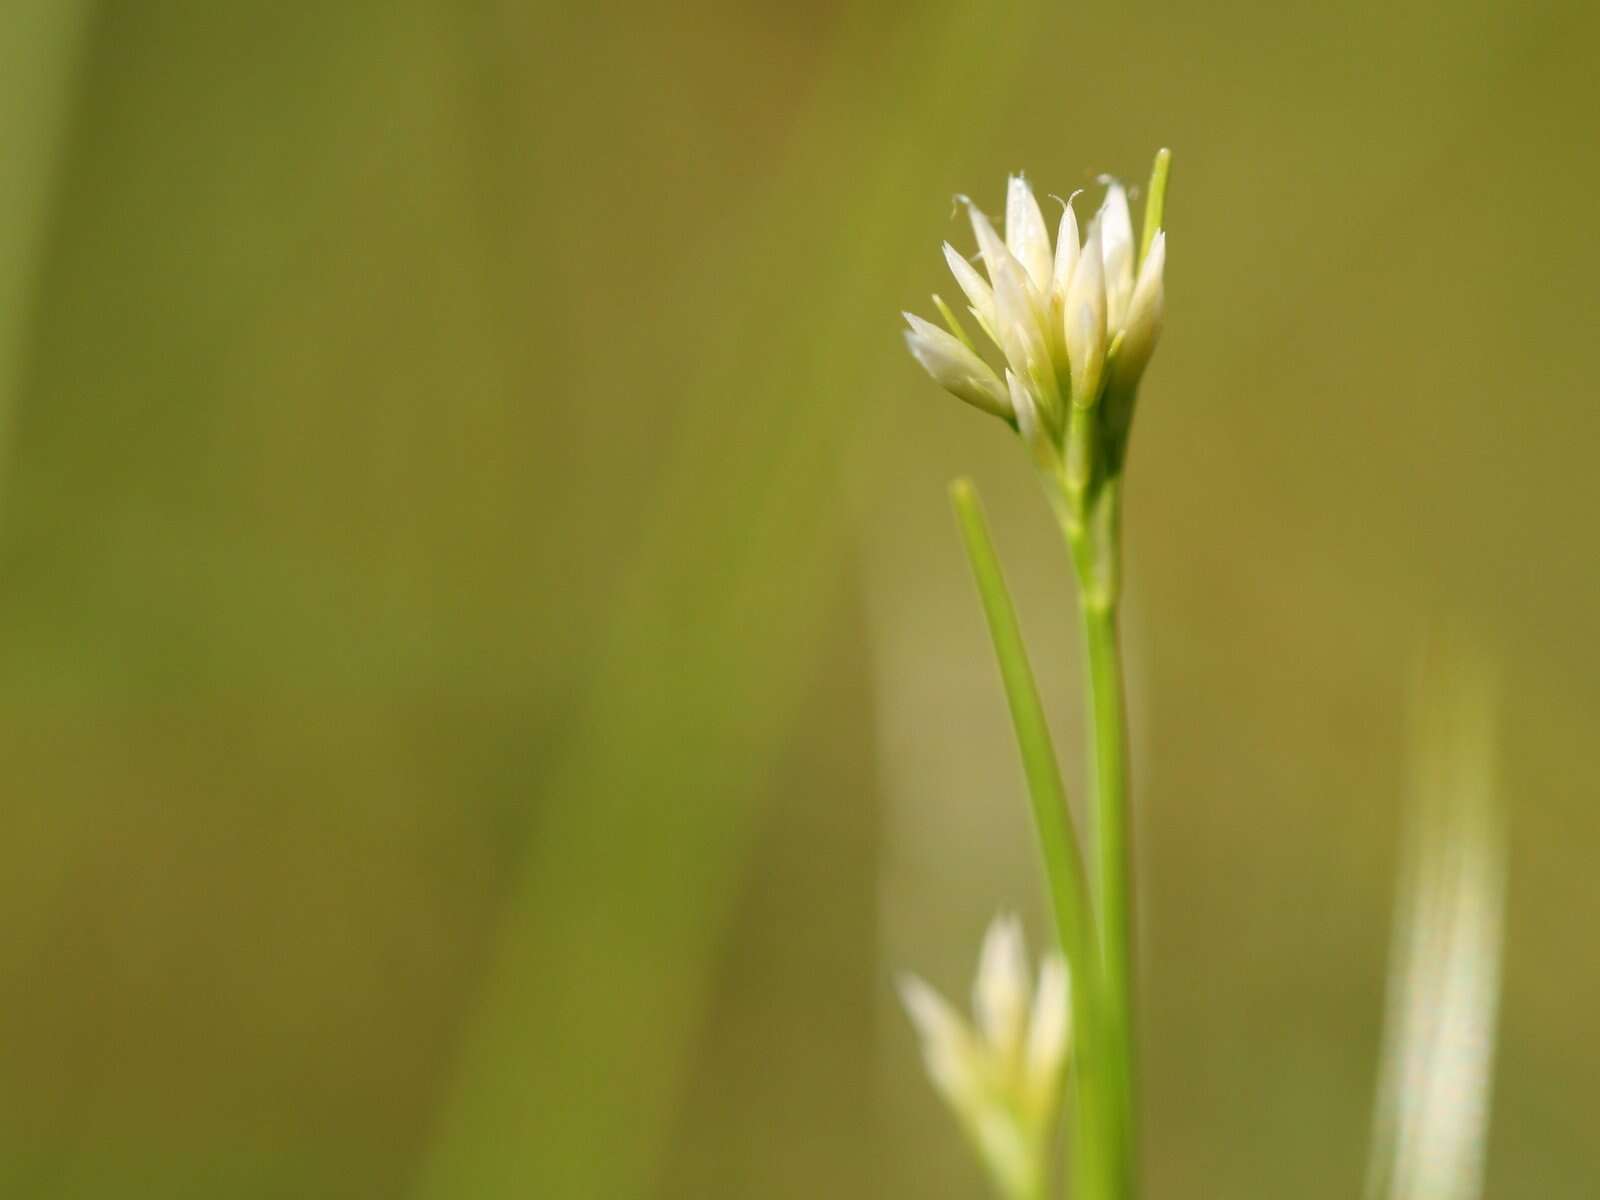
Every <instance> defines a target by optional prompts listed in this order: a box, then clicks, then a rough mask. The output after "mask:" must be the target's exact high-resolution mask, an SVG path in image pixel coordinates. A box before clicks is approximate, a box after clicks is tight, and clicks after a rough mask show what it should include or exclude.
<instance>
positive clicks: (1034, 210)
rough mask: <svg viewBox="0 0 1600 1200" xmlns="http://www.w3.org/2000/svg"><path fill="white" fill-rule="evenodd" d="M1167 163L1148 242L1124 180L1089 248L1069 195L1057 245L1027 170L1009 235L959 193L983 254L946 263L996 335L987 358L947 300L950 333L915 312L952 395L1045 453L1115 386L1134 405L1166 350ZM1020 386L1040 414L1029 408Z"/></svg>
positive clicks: (922, 340)
mask: <svg viewBox="0 0 1600 1200" xmlns="http://www.w3.org/2000/svg"><path fill="white" fill-rule="evenodd" d="M1167 161H1168V159H1167V156H1166V154H1165V152H1163V153H1162V155H1161V156H1159V157H1158V159H1157V167H1156V169H1157V175H1156V177H1155V178H1153V179H1152V186H1151V191H1152V194H1153V195H1154V196H1155V202H1154V203H1152V204H1151V205H1150V208H1149V210H1148V211H1147V212H1146V216H1145V224H1146V226H1147V228H1146V230H1145V236H1144V239H1143V241H1142V243H1141V242H1140V241H1138V240H1136V239H1135V236H1134V229H1133V218H1132V214H1131V213H1130V211H1129V207H1128V194H1127V192H1126V191H1125V190H1124V188H1123V187H1122V185H1121V184H1120V183H1117V182H1116V181H1115V180H1106V181H1105V182H1106V193H1105V198H1104V200H1103V201H1102V202H1101V205H1100V208H1099V211H1098V212H1097V213H1096V214H1095V216H1094V218H1093V219H1092V220H1091V221H1090V222H1089V224H1088V230H1087V235H1086V236H1085V237H1084V240H1083V242H1082V243H1081V244H1080V243H1079V227H1078V219H1077V214H1076V213H1074V212H1073V209H1072V201H1071V200H1065V201H1061V202H1060V203H1061V206H1062V214H1061V221H1060V224H1059V226H1058V228H1057V231H1056V237H1055V244H1054V246H1052V244H1051V238H1050V230H1049V226H1048V225H1047V223H1046V221H1045V218H1044V214H1043V212H1042V211H1041V209H1040V206H1039V201H1038V198H1037V197H1036V196H1035V194H1034V191H1033V188H1032V187H1031V186H1029V184H1028V181H1027V179H1026V178H1024V177H1023V176H1022V175H1020V174H1019V175H1013V176H1011V177H1010V179H1009V180H1007V183H1006V202H1005V230H1004V236H1002V235H1001V233H1000V232H999V231H997V230H996V229H995V226H994V224H993V223H992V222H991V221H990V220H989V218H988V217H987V216H985V215H984V213H983V211H982V210H981V209H980V208H978V206H977V205H976V204H975V203H973V202H972V201H971V200H969V199H967V198H966V197H965V196H959V197H957V199H958V200H959V201H960V202H962V203H964V204H965V205H966V207H967V215H968V218H969V220H970V222H971V225H972V233H973V239H974V241H975V242H976V243H977V254H976V255H975V256H973V258H972V259H968V258H966V257H964V256H963V255H962V254H961V252H960V251H959V250H957V249H956V248H955V247H953V246H951V245H950V244H949V243H948V242H947V243H945V246H944V256H945V261H946V262H947V263H948V264H949V266H950V270H951V273H952V274H953V275H954V276H955V279H956V283H957V285H958V286H959V287H960V288H961V291H962V294H963V295H965V296H966V298H967V302H968V305H969V308H968V311H969V312H970V313H971V314H972V316H973V318H974V319H975V320H976V321H977V324H978V327H979V329H981V330H982V331H983V334H984V335H985V337H986V338H987V339H988V343H989V349H988V350H987V351H986V353H987V355H988V357H987V358H986V357H985V353H980V351H979V349H977V348H975V347H974V344H973V343H972V342H971V341H969V340H968V338H967V334H966V331H965V330H964V329H962V328H961V325H960V323H959V322H958V321H957V319H956V317H955V315H954V314H953V313H951V312H950V310H949V309H948V308H947V307H946V306H945V305H944V304H943V302H942V301H939V300H938V299H937V297H936V298H935V303H936V304H938V307H939V309H940V311H941V313H942V314H943V315H944V318H945V322H946V324H947V326H949V330H948V333H947V332H946V331H945V330H941V329H939V328H938V327H937V326H935V325H933V324H931V323H929V322H927V321H923V320H921V319H920V318H916V317H911V316H909V315H908V316H907V318H906V319H907V321H908V322H910V325H911V328H910V329H909V330H908V331H907V333H906V343H907V345H908V346H910V348H911V352H912V354H913V355H915V356H916V359H917V361H918V362H920V363H921V364H922V365H923V367H924V368H925V369H926V370H927V372H928V374H930V375H932V376H933V378H934V380H935V381H936V382H937V383H939V385H940V386H942V387H943V388H944V389H945V390H946V391H948V392H950V393H951V394H953V395H955V396H958V397H960V398H961V399H962V400H965V401H966V402H967V403H969V404H972V405H974V406H975V407H977V408H981V409H983V410H984V411H985V412H989V413H993V414H995V415H996V416H1000V417H1002V418H1005V419H1006V420H1007V421H1008V422H1010V423H1011V424H1012V425H1013V426H1015V427H1017V428H1018V429H1019V432H1023V433H1024V435H1025V436H1026V437H1027V438H1028V440H1029V442H1030V444H1031V445H1033V447H1034V449H1035V455H1036V458H1037V457H1038V448H1039V447H1038V443H1039V437H1040V431H1041V430H1042V431H1043V432H1044V436H1045V437H1046V438H1047V439H1048V440H1049V441H1050V442H1052V443H1054V445H1055V446H1056V447H1057V449H1060V448H1061V447H1062V446H1063V444H1064V442H1065V440H1066V438H1067V430H1068V426H1069V424H1072V422H1070V421H1069V420H1068V414H1069V413H1070V412H1071V410H1072V409H1092V408H1094V407H1095V406H1096V405H1097V404H1099V403H1100V401H1101V400H1102V399H1103V398H1104V397H1105V395H1106V394H1107V392H1108V391H1110V392H1112V393H1113V394H1115V395H1116V396H1117V397H1118V401H1119V403H1131V397H1132V395H1133V392H1134V390H1135V389H1136V388H1137V386H1138V383H1139V379H1140V377H1141V376H1142V375H1143V373H1144V369H1145V367H1146V365H1147V364H1148V363H1149V361H1150V356H1151V354H1152V353H1153V352H1154V350H1155V344H1156V340H1157V339H1158V337H1159V336H1160V333H1161V322H1162V317H1163V315H1164V308H1165V291H1164V279H1163V273H1164V272H1165V270H1166V261H1167V255H1166V248H1167V238H1166V233H1165V232H1164V231H1163V230H1162V229H1161V228H1160V223H1161V205H1162V199H1163V198H1164V196H1165V181H1166V165H1167ZM1141 245H1142V246H1144V247H1145V249H1144V250H1143V251H1142V252H1141V249H1140V247H1141ZM975 262H976V263H978V264H981V266H982V268H983V269H982V271H980V270H979V269H978V267H977V266H975V265H974V263H975ZM1008 378H1009V379H1010V380H1011V382H1010V383H1009V384H1008V383H1007V382H1005V381H1006V380H1007V379H1008ZM1019 386H1020V388H1021V389H1022V390H1023V391H1024V392H1025V393H1026V394H1027V397H1028V399H1029V400H1030V401H1031V412H1019V411H1018V405H1017V403H1016V399H1015V396H1016V390H1015V389H1016V388H1017V387H1019ZM1024 427H1026V428H1024ZM1044 457H1045V458H1046V459H1050V458H1053V457H1054V456H1050V455H1046V456H1044Z"/></svg>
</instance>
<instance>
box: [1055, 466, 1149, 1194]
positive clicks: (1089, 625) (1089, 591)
mask: <svg viewBox="0 0 1600 1200" xmlns="http://www.w3.org/2000/svg"><path fill="white" fill-rule="evenodd" d="M1120 510H1121V494H1120V488H1119V486H1118V483H1117V481H1116V480H1114V479H1113V480H1110V481H1107V482H1106V483H1105V484H1104V485H1103V486H1102V488H1101V490H1100V493H1099V495H1098V496H1097V497H1096V499H1095V502H1094V507H1093V512H1092V516H1091V519H1090V520H1089V521H1088V522H1086V523H1084V524H1079V525H1077V526H1064V527H1063V528H1064V532H1065V534H1066V537H1067V541H1068V546H1069V549H1070V551H1071V555H1072V560H1073V564H1074V566H1075V567H1076V569H1077V574H1078V600H1079V608H1080V610H1081V613H1082V618H1083V635H1084V647H1085V652H1086V659H1087V675H1088V704H1087V721H1088V724H1089V742H1090V745H1091V746H1092V748H1093V760H1092V761H1093V770H1092V773H1091V774H1092V779H1093V794H1094V803H1093V810H1094V817H1095V824H1094V832H1095V837H1094V850H1095V874H1094V885H1095V890H1094V909H1095V913H1096V916H1097V918H1098V928H1097V930H1096V941H1097V942H1098V944H1099V948H1100V968H1101V969H1100V980H1101V999H1102V1004H1101V1010H1102V1011H1101V1020H1102V1022H1103V1030H1104V1035H1105V1053H1106V1057H1107V1060H1108V1061H1107V1065H1106V1071H1107V1074H1108V1076H1109V1082H1110V1086H1112V1087H1114V1088H1115V1091H1116V1104H1115V1109H1114V1111H1115V1113H1116V1116H1117V1118H1118V1126H1119V1130H1118V1131H1119V1135H1120V1136H1119V1140H1118V1151H1119V1155H1118V1158H1119V1163H1118V1166H1119V1169H1120V1179H1119V1183H1120V1187H1121V1189H1122V1190H1121V1191H1120V1192H1119V1195H1121V1196H1124V1197H1131V1196H1132V1195H1133V1194H1134V1190H1135V1176H1136V1170H1135V1163H1136V1158H1137V1145H1138V1138H1137V1119H1136V1092H1135V1082H1136V1079H1135V1066H1136V1063H1135V1045H1134V1020H1133V947H1132V940H1133V939H1132V922H1133V897H1132V886H1131V883H1130V871H1131V864H1132V855H1131V850H1130V846H1129V837H1128V766H1127V720H1126V708H1125V700H1124V689H1123V677H1122V653H1121V647H1120V645H1119V643H1118V639H1117V601H1118V598H1119V593H1120V561H1119V558H1120Z"/></svg>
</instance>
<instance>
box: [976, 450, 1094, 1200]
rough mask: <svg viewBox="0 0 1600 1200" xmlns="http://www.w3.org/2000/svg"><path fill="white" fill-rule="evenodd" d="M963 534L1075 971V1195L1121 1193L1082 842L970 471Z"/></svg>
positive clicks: (1080, 1198)
mask: <svg viewBox="0 0 1600 1200" xmlns="http://www.w3.org/2000/svg"><path fill="white" fill-rule="evenodd" d="M950 500H951V503H952V504H953V505H954V507H955V511H956V519H957V523H958V525H959V527H960V530H961V539H962V542H963V544H964V545H965V547H966V551H967V557H968V559H969V560H970V562H971V564H972V573H973V576H974V578H975V579H976V581H977V585H978V594H979V596H980V597H981V599H982V601H983V611H984V615H985V617H986V618H987V620H988V624H989V633H990V636H991V638H992V639H993V642H994V650H995V658H996V659H997V661H998V662H999V665H1000V675H1001V679H1002V681H1003V682H1004V685H1005V692H1006V700H1007V703H1008V704H1009V706H1010V709H1011V719H1012V724H1013V725H1014V727H1015V729H1016V735H1017V747H1018V749H1019V750H1020V751H1021V754H1022V765H1023V773H1024V775H1025V776H1026V778H1027V782H1028V794H1029V796H1030V798H1031V799H1032V802H1033V816H1034V828H1035V829H1036V830H1037V832H1038V837H1039V848H1040V851H1041V853H1042V855H1043V857H1044V868H1045V878H1046V881H1047V883H1048V885H1049V890H1050V901H1051V911H1052V913H1053V914H1054V917H1055V926H1056V936H1057V938H1058V939H1059V941H1060V945H1061V952H1062V954H1063V955H1064V956H1065V957H1066V960H1067V964H1068V967H1069V969H1070V971H1071V974H1072V1009H1073V1012H1072V1020H1073V1031H1074V1032H1073V1077H1074V1085H1075V1086H1074V1092H1075V1094H1074V1101H1073V1120H1074V1133H1073V1139H1072V1141H1073V1148H1072V1160H1073V1169H1074V1178H1075V1181H1076V1184H1077V1186H1076V1187H1075V1188H1074V1196H1075V1197H1077V1200H1117V1198H1118V1197H1119V1196H1120V1195H1122V1194H1123V1193H1121V1192H1119V1191H1118V1190H1117V1186H1116V1183H1115V1179H1116V1172H1117V1164H1116V1159H1117V1155H1116V1154H1115V1153H1112V1151H1113V1150H1114V1147H1115V1146H1116V1145H1117V1142H1118V1140H1119V1139H1118V1136H1117V1132H1116V1131H1117V1128H1118V1124H1119V1114H1118V1108H1119V1098H1120V1090H1119V1089H1120V1084H1119V1082H1118V1080H1117V1077H1116V1076H1115V1075H1114V1074H1112V1073H1110V1071H1109V1070H1108V1068H1109V1067H1110V1066H1111V1063H1112V1062H1113V1061H1114V1060H1112V1059H1110V1058H1109V1057H1108V1056H1106V1055H1105V1054H1104V1053H1103V1050H1102V1043H1103V1038H1102V1036H1101V1028H1102V1025H1101V1018H1100V1013H1099V1008H1100V1005H1099V1003H1098V1000H1097V997H1098V995H1099V993H1100V990H1101V989H1100V986H1099V974H1100V962H1099V954H1098V951H1097V949H1096V945H1095V942H1096V937H1095V932H1094V926H1093V913H1092V911H1091V909H1090V906H1089V893H1088V887H1087V882H1086V880H1085V876H1084V870H1083V857H1082V855H1081V853H1080V852H1079V848H1078V837H1077V832H1076V830H1075V829H1074V828H1073V825H1072V816H1071V813H1070V811H1069V810H1068V807H1067V792H1066V787H1065V786H1064V785H1063V783H1062V781H1061V770H1060V767H1059V766H1058V764H1057V761H1056V754H1055V747H1054V744H1053V743H1052V741H1051V738H1050V727H1049V724H1048V723H1047V721H1046V720H1045V715H1044V707H1043V705H1042V704H1041V703H1040V701H1039V690H1038V687H1037V685H1036V684H1035V682H1034V676H1033V669H1032V667H1031V665H1030V664H1029V662H1028V655H1027V650H1026V648H1025V646H1024V645H1023V641H1022V630H1021V626H1020V625H1019V623H1018V621H1017V612H1016V606H1015V605H1014V604H1013V603H1012V601H1011V594H1010V592H1009V591H1008V589H1007V588H1006V583H1005V577H1004V575H1003V573H1002V572H1001V569H1000V560H999V557H998V556H997V555H996V554H995V550H994V543H993V541H992V540H991V538H990V536H989V528H988V524H987V522H986V521H985V520H984V516H983V510H982V507H981V506H980V504H979V502H978V497H977V493H976V491H975V490H974V489H973V486H972V483H971V481H970V480H966V479H960V480H957V481H956V482H955V483H954V484H952V485H951V488H950Z"/></svg>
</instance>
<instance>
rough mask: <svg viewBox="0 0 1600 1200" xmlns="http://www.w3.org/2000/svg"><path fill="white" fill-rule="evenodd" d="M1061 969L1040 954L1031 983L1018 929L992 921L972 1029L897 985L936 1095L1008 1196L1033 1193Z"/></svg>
mask: <svg viewBox="0 0 1600 1200" xmlns="http://www.w3.org/2000/svg"><path fill="white" fill-rule="evenodd" d="M1069 993H1070V987H1069V981H1068V977H1067V966H1066V963H1065V961H1063V959H1062V958H1061V956H1060V955H1059V954H1049V955H1046V956H1045V958H1044V960H1043V961H1042V962H1041V964H1040V967H1039V975H1038V982H1037V985H1035V984H1034V983H1033V981H1032V980H1030V978H1029V972H1028V953H1027V947H1026V945H1025V943H1024V940H1023V936H1022V924H1021V922H1019V921H1018V920H1017V919H1016V918H1015V917H997V918H996V919H995V920H994V921H993V923H991V924H990V926H989V931H988V933H987V934H986V935H985V937H984V941H983V949H982V951H981V952H980V954H979V956H978V973H977V976H976V978H975V979H974V981H973V987H972V1008H973V1015H974V1018H975V1021H974V1022H973V1023H971V1024H969V1023H968V1022H967V1021H966V1020H964V1019H963V1018H962V1017H961V1016H960V1015H959V1014H958V1013H957V1012H956V1011H955V1010H954V1009H953V1008H952V1007H951V1006H950V1004H949V1003H948V1002H947V1001H946V1000H945V999H944V997H942V996H941V995H939V993H938V992H936V991H934V989H933V988H931V987H929V986H928V985H927V984H926V983H924V982H923V981H922V980H921V979H918V978H917V977H916V976H914V975H907V976H905V977H904V978H903V979H902V980H901V984H900V995H901V999H902V1000H903V1001H904V1003H905V1007H906V1012H907V1013H908V1014H909V1015H910V1017H911V1022H912V1024H913V1025H915V1026H916V1029H917V1033H918V1034H919V1035H920V1036H921V1039H922V1054H923V1060H924V1062H925V1063H926V1065H927V1070H928V1075H929V1078H931V1079H932V1080H933V1084H934V1087H935V1088H937V1089H938V1090H939V1092H940V1094H941V1095H942V1096H943V1097H944V1098H945V1100H946V1102H947V1103H948V1104H949V1105H950V1107H951V1108H952V1109H953V1110H954V1112H955V1114H956V1117H957V1119H958V1120H959V1121H960V1122H961V1125H962V1127H963V1128H964V1129H965V1130H966V1132H967V1135H968V1136H969V1137H970V1138H971V1139H972V1142H973V1144H974V1146H975V1147H976V1148H977V1150H978V1153H979V1155H980V1156H981V1157H982V1159H983V1162H984V1165H985V1167H986V1168H987V1169H988V1170H989V1172H990V1174H991V1175H992V1176H993V1177H994V1180H995V1182H996V1184H997V1185H998V1187H999V1188H1000V1190H1001V1192H1002V1194H1004V1195H1005V1196H1008V1197H1011V1196H1019V1197H1020V1196H1033V1195H1037V1194H1038V1186H1039V1183H1040V1181H1041V1180H1042V1179H1043V1178H1044V1177H1045V1172H1046V1170H1047V1163H1048V1158H1049V1146H1050V1138H1051V1131H1052V1127H1053V1123H1054V1120H1055V1115H1056V1111H1057V1108H1058V1106H1059V1103H1060V1096H1061V1080H1062V1073H1063V1071H1064V1069H1065V1066H1066V1060H1067V1048H1068V1041H1069V1034H1070V1029H1071V1021H1070V1019H1069V1016H1068V1001H1069V998H1070V996H1069Z"/></svg>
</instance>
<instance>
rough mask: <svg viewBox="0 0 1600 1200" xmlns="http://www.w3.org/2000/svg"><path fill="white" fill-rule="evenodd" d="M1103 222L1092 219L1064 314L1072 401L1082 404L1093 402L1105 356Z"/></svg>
mask: <svg viewBox="0 0 1600 1200" xmlns="http://www.w3.org/2000/svg"><path fill="white" fill-rule="evenodd" d="M1101 234H1102V222H1101V220H1100V218H1099V217H1096V218H1095V219H1094V220H1093V221H1091V222H1090V223H1089V239H1088V241H1086V242H1085V243H1084V245H1083V253H1082V254H1081V255H1079V256H1078V266H1077V269H1076V270H1074V271H1073V272H1072V283H1071V285H1070V286H1069V287H1068V288H1067V305H1066V309H1065V311H1064V313H1063V314H1062V332H1063V334H1064V336H1065V339H1066V345H1067V361H1068V362H1069V363H1070V364H1071V370H1072V403H1073V404H1074V405H1076V406H1077V407H1079V408H1088V407H1089V406H1091V405H1092V404H1094V402H1095V400H1096V399H1097V398H1098V397H1099V393H1100V379H1101V374H1102V372H1103V370H1104V367H1105V360H1106V287H1105V269H1104V266H1103V265H1102V262H1103V260H1102V257H1101V255H1102V251H1101V241H1100V239H1101Z"/></svg>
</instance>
